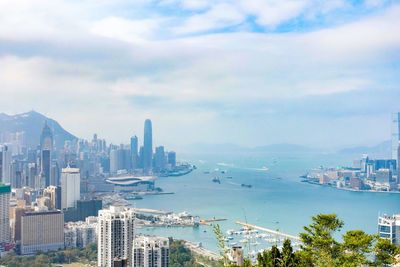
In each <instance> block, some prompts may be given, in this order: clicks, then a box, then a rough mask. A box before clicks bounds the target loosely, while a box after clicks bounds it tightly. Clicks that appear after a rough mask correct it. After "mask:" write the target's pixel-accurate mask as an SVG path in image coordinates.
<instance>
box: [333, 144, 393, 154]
mask: <svg viewBox="0 0 400 267" xmlns="http://www.w3.org/2000/svg"><path fill="white" fill-rule="evenodd" d="M391 146H392V142H391V141H384V142H382V143H379V144H377V145H375V146H357V147H351V148H344V149H342V150H340V151H339V153H343V154H359V155H362V154H368V155H370V156H373V157H382V158H390V157H391Z"/></svg>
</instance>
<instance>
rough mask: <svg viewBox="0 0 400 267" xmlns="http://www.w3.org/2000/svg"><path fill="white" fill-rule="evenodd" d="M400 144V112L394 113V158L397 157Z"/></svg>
mask: <svg viewBox="0 0 400 267" xmlns="http://www.w3.org/2000/svg"><path fill="white" fill-rule="evenodd" d="M399 144H400V112H398V113H393V114H392V159H397V154H398V151H397V150H398V147H399Z"/></svg>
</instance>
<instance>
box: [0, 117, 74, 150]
mask: <svg viewBox="0 0 400 267" xmlns="http://www.w3.org/2000/svg"><path fill="white" fill-rule="evenodd" d="M45 121H47V124H48V125H49V127H50V129H52V131H53V137H54V140H55V145H56V148H58V149H61V148H63V147H64V142H65V141H66V140H74V139H77V137H75V136H74V135H72V134H71V133H69V132H67V131H66V130H64V129H63V128H62V127H61V126H60V124H59V123H58V122H57V121H55V120H53V119H50V118H47V117H46V116H44V115H42V114H40V113H38V112H36V111H33V110H32V111H30V112H27V113H22V114H16V115H7V114H5V113H0V136H3V134H6V133H7V132H9V133H15V132H22V131H23V132H25V140H26V144H27V145H28V146H29V147H36V146H37V145H38V144H39V143H40V134H41V132H42V128H43V124H44V122H45Z"/></svg>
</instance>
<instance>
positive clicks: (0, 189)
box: [0, 184, 11, 243]
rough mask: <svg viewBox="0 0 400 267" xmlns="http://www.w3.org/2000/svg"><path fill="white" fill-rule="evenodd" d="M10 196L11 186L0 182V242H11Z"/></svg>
mask: <svg viewBox="0 0 400 267" xmlns="http://www.w3.org/2000/svg"><path fill="white" fill-rule="evenodd" d="M10 196H11V186H10V185H4V184H0V243H10V242H11V230H10Z"/></svg>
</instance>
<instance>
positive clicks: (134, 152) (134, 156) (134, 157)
mask: <svg viewBox="0 0 400 267" xmlns="http://www.w3.org/2000/svg"><path fill="white" fill-rule="evenodd" d="M137 161H138V138H137V136H136V135H135V136H132V137H131V162H132V169H136V168H137V167H138V166H137V165H138V162H137Z"/></svg>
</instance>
